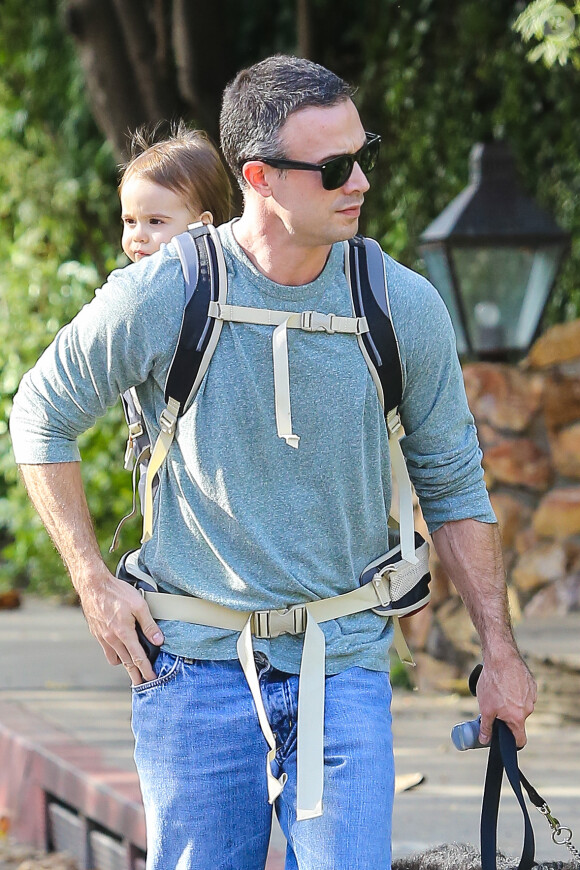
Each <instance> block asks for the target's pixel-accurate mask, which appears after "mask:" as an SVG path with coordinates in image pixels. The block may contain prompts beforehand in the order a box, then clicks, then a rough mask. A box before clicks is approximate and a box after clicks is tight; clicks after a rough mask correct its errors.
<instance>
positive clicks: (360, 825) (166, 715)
mask: <svg viewBox="0 0 580 870" xmlns="http://www.w3.org/2000/svg"><path fill="white" fill-rule="evenodd" d="M256 659H257V663H258V672H259V674H260V685H261V690H262V696H263V698H264V705H265V708H266V713H267V715H268V719H269V721H270V724H271V726H272V730H273V732H274V734H275V735H276V738H277V742H278V754H277V763H278V765H279V768H278V770H276V769H274V773H275V775H276V776H279V775H280V774H281V773H282V772H283V771H285V772H286V773H287V774H288V781H287V783H286V787H285V789H284V791H283V792H282V794H281V795H280V797H279V798H278V799H277V801H276V813H277V816H278V820H279V822H280V825H281V827H282V830H283V831H284V834H285V835H286V838H287V840H288V847H287V852H286V870H389V868H390V864H391V814H392V804H393V791H394V764H393V751H392V731H391V713H390V701H391V687H390V683H389V677H388V675H387V674H385V673H378V672H375V671H369V670H365V669H363V668H350V669H348V670H346V671H344V672H343V673H341V674H337V675H336V676H330V677H327V678H326V704H325V726H324V796H323V808H324V812H323V815H322V816H321V817H319V818H315V819H308V820H306V821H300V822H297V821H296V713H297V701H298V677H297V676H294V675H291V674H283V673H281V672H280V671H277V670H275V669H274V668H272V667H271V666H270V665H269V663H268V661H267V660H266V659H265V657H264V656H262V655H261V654H260V653H258V654H257V656H256ZM155 671H156V673H157V674H158V676H157V679H156V680H154V681H152V682H150V683H144V684H143V685H141V686H136V687H134V688H133V731H134V734H135V760H136V763H137V769H138V772H139V777H140V782H141V790H142V793H143V801H144V805H145V813H146V819H147V842H148V854H147V868H148V870H264V865H265V862H266V854H267V851H268V841H269V836H270V826H271V813H272V808H271V806H270V805H269V804H268V797H267V787H266V752H267V744H266V741H265V739H264V736H263V735H262V732H261V730H260V726H259V723H258V717H257V715H256V711H255V708H254V703H253V700H252V696H251V694H250V690H249V688H248V685H247V683H246V679H245V677H244V675H243V672H242V669H241V667H240V665H239V663H238V662H237V661H201V660H195V661H191V660H188V659H183V658H179V657H175V656H172V655H170V654H169V653H165V652H162V653H161V654H160V655H159V657H158V659H157V662H156V663H155ZM274 767H275V766H274Z"/></svg>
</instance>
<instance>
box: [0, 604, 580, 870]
mask: <svg viewBox="0 0 580 870" xmlns="http://www.w3.org/2000/svg"><path fill="white" fill-rule="evenodd" d="M518 637H519V641H520V645H521V647H522V649H523V651H524V652H525V653H530V654H534V656H535V657H536V659H538V660H539V659H544V658H546V659H552V660H555V661H557V662H561V663H563V664H565V668H564V670H567V674H568V676H567V678H568V680H569V681H570V680H571V681H572V682H571V683H569V684H568V685H567V687H566V692H567V693H568V695H569V694H570V685H571V686H572V688H574V686H577V691H576V694H575V698H576V705H575V706H576V709H577V712H578V722H577V723H576V724H569V722H568V723H567V721H566V720H565V718H564V717H563V715H562V710H561V709H560V706H559V705H558V704H557V703H556V704H554V703H552V701H551V700H550V703H549V704H548V703H547V699H546V698H544V701H543V702H541V703H540V704H539V705H538V712H537V713H535V714H534V716H533V717H532V719H531V721H530V723H529V729H528V733H529V744H528V746H527V747H526V749H525V750H524V751H523V752H522V753H521V756H520V764H521V767H522V769H523V771H524V773H525V774H526V776H527V777H528V779H530V780H531V782H532V783H533V784H534V785H535V786H536V788H537V789H538V791H539V792H540V793H541V794H542V795H543V796H544V797H545V798H546V799H547V801H548V803H549V804H550V807H551V809H552V812H553V814H554V815H555V816H557V818H559V819H560V821H561V822H562V824H564V825H568V826H569V827H571V828H572V829H573V831H574V842H575V843H576V845H577V846H578V845H579V843H580V614H577V615H575V616H571V617H568V618H567V619H566V620H564V621H562V620H555V621H542V622H539V623H538V622H536V623H534V624H531V623H526V625H525V626H524V627H523V628H522V629H521V631H520V632H519V634H518ZM0 662H1V665H2V667H1V670H0V820H1V819H2V817H6V818H7V819H8V820H9V823H10V830H11V833H12V835H13V836H14V837H15V839H17V840H21V841H22V842H29V843H32V844H34V845H37V846H39V847H44V846H46V845H47V843H48V844H49V845H52V846H53V847H56V848H58V849H68V850H69V851H70V852H72V854H74V855H75V857H76V858H77V860H78V861H79V866H80V867H81V868H82V867H87V868H88V867H92V868H94V870H117V868H118V870H140V868H143V867H144V864H143V856H144V851H145V828H144V819H143V812H142V807H141V801H140V794H139V788H138V783H137V776H136V773H135V768H134V765H133V759H132V735H131V730H130V724H129V720H130V692H129V690H128V682H127V676H126V674H125V672H124V670H122V669H121V668H111V667H110V666H109V665H108V664H107V662H106V660H105V658H104V656H103V654H102V652H101V650H100V647H99V646H98V644H97V643H96V641H95V640H94V639H93V638H92V637H91V636H90V635H89V632H88V629H87V627H86V624H85V622H84V618H83V616H82V613H81V612H80V610H79V609H76V608H71V607H60V606H55V605H51V604H50V603H47V602H43V601H36V600H34V599H27V600H26V601H25V606H24V607H23V608H22V609H20V610H16V611H5V612H0ZM534 664H535V662H534ZM542 667H544V666H542ZM546 667H548V666H547V665H546ZM542 673H544V671H542ZM548 673H550V672H548ZM549 680H550V682H553V681H552V678H551V677H550V678H549ZM574 680H576V681H577V682H576V683H574V682H573V681H574ZM572 697H574V695H572ZM569 708H570V703H569V699H568V708H567V710H568V712H569ZM393 715H394V726H393V727H394V735H395V758H396V767H397V774H398V775H403V774H411V773H420V774H422V775H423V776H424V778H425V779H424V781H423V782H422V783H421V784H420V785H418V786H417V787H416V788H414V789H413V790H411V791H407V792H403V793H401V794H399V795H397V797H396V800H395V812H394V828H393V831H394V834H393V847H394V854H395V855H396V856H399V855H403V854H406V853H408V852H411V851H415V850H419V849H422V848H425V847H427V846H431V845H435V844H437V843H443V842H450V841H459V842H470V843H473V844H477V843H478V838H479V811H480V804H481V791H482V784H483V778H484V773H485V764H486V761H487V752H485V751H484V750H482V751H476V750H474V751H471V752H464V753H459V752H457V751H456V750H455V749H454V748H453V746H452V744H451V741H450V739H449V732H450V730H451V727H452V726H453V725H454V724H455V723H456V722H458V721H461V720H465V719H469V718H473V717H474V716H475V715H476V704H475V701H474V700H473V699H471V698H460V697H458V696H456V695H451V696H446V695H419V694H418V693H409V692H397V693H395V698H394V702H393ZM378 763H380V762H378ZM530 814H531V816H532V821H533V824H534V829H535V832H536V839H537V850H536V851H537V855H538V857H539V858H541V859H543V860H564V861H565V860H567V858H568V854H567V852H566V849H564V848H563V847H562V846H555V845H554V844H553V843H552V842H551V839H550V831H549V828H548V825H547V824H546V822H545V820H544V819H543V818H541V817H540V815H539V814H538V813H537V812H536V811H535V810H533V808H531V809H530ZM521 837H522V825H521V815H520V811H519V808H518V807H517V805H516V803H515V799H513V798H512V796H511V791H509V793H508V791H506V793H505V797H504V798H503V799H502V809H501V823H500V833H499V845H500V848H502V850H503V851H505V852H507V853H511V854H514V855H519V851H520V849H521ZM283 854H284V840H283V836H282V834H281V832H280V830H279V829H278V828H277V827H275V828H274V830H273V835H272V842H271V848H270V855H269V860H268V865H267V867H268V870H281V868H283V866H284V861H283Z"/></svg>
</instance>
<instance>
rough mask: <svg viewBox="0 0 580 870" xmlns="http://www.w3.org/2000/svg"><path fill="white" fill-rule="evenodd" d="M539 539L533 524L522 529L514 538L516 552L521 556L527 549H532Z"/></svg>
mask: <svg viewBox="0 0 580 870" xmlns="http://www.w3.org/2000/svg"><path fill="white" fill-rule="evenodd" d="M538 540H539V538H538V536H537V535H536V533H535V532H534V530H533V528H532V527H531V526H528V527H527V528H526V529H522V531H521V532H518V533H517V535H516V537H515V540H514V547H515V550H516V553H518V555H520V556H521V555H522V553H525V552H526V550H532V549H533V548H534V547H535V546H536V544H537V543H538Z"/></svg>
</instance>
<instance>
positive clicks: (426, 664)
mask: <svg viewBox="0 0 580 870" xmlns="http://www.w3.org/2000/svg"><path fill="white" fill-rule="evenodd" d="M414 658H415V665H416V667H415V669H414V671H413V674H412V679H413V682H414V684H415V686H416V687H417V689H418V690H419V692H441V691H444V692H449V691H450V690H452V688H453V686H454V685H455V681H456V680H457V679H458V678H459V676H460V674H461V671H460V669H459V668H458V667H456V666H455V665H452V664H449V662H444V661H440V660H439V659H436V658H434V657H433V656H430V655H429V654H428V653H425V652H419V653H417V655H416V656H415V657H414Z"/></svg>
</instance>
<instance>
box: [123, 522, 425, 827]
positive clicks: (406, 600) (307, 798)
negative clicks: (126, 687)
mask: <svg viewBox="0 0 580 870" xmlns="http://www.w3.org/2000/svg"><path fill="white" fill-rule="evenodd" d="M421 540H422V539H421ZM416 556H417V563H416V564H411V563H409V562H406V561H404V560H402V559H401V558H400V548H399V547H396V548H394V549H393V550H391V551H389V553H387V554H386V555H385V556H383V557H381V559H377V560H375V562H373V563H371V566H369V568H367V569H365V571H363V573H362V575H361V577H362V578H363V582H364V585H361V586H359V587H358V588H356V589H353V590H351V591H350V592H345V593H344V594H342V595H335V596H333V597H332V598H322V599H319V600H317V601H309V602H307V603H306V604H297V605H293V606H290V607H287V608H284V609H278V610H257V611H247V610H234V609H233V608H231V607H224V606H223V605H220V604H216V603H214V602H212V601H207V600H205V599H203V598H194V597H192V596H189V595H174V594H168V593H163V592H148V591H144V590H141V591H142V594H143V596H144V598H145V600H146V602H147V605H148V607H149V609H150V611H151V615H152V616H153V618H154V619H166V620H178V621H181V622H191V623H195V624H197V625H207V626H210V627H213V628H221V629H229V630H232V631H238V632H240V636H239V638H238V642H237V652H238V657H239V660H240V664H241V666H242V669H243V671H244V674H245V677H246V680H247V681H248V685H249V688H250V691H251V693H252V697H253V699H254V703H255V705H256V711H257V714H258V719H259V722H260V727H261V729H262V732H263V734H264V737H265V739H266V741H267V743H268V746H269V747H270V749H269V752H268V753H267V758H266V776H267V782H268V800H269V802H270V803H273V802H274V801H275V800H276V798H277V797H278V795H279V794H280V793H281V792H282V789H283V788H284V785H285V783H286V779H287V776H286V774H285V773H284V774H282V776H280V777H279V778H276V777H275V776H274V774H273V772H272V762H273V761H274V759H275V756H276V738H275V737H274V734H273V732H272V729H271V727H270V723H269V722H268V717H267V715H266V711H265V708H264V704H263V701H262V695H261V693H260V686H259V681H258V675H257V672H256V665H255V660H254V650H253V646H252V635H253V636H254V637H257V638H260V639H264V638H267V639H271V638H274V637H278V636H279V635H281V634H294V635H298V634H304V645H303V649H302V659H301V662H300V691H299V696H298V725H297V727H298V734H297V747H298V748H297V807H296V818H297V819H298V820H302V819H310V818H314V817H315V816H319V815H321V814H322V791H323V776H324V746H323V744H324V685H325V684H324V679H325V638H324V633H323V631H322V629H321V628H320V626H319V623H321V622H326V621H328V620H331V619H338V618H339V617H341V616H349V615H351V614H354V613H360V612H362V611H364V610H374V611H375V612H376V613H378V614H380V615H381V616H384V617H387V618H388V617H399V616H404V615H406V614H408V613H412V612H414V611H416V610H418V609H420V608H421V607H422V606H424V605H425V604H427V602H428V600H429V597H430V592H429V587H428V583H429V567H428V562H429V548H428V545H427V543H426V542H424V541H423V543H422V544H421V545H420V546H419V547H418V548H417V550H416ZM137 559H138V551H135V552H134V553H130V554H129V555H128V556H127V558H126V561H125V567H126V568H127V570H128V571H129V572H130V573H131V574H133V575H134V576H135V577H137V578H139V577H141V578H142V579H145V580H146V581H147V583H148V584H151V577H150V576H149V575H148V574H145V573H144V572H143V571H142V570H141V569H140V568H139V567H138V565H137ZM369 569H370V571H369ZM369 574H370V578H369V582H365V581H366V578H367V575H369ZM395 646H396V648H397V652H398V653H399V656H400V657H401V660H403V661H407V662H411V663H412V659H411V656H410V653H409V649H408V647H407V644H406V642H405V639H404V637H403V633H402V631H401V629H400V626H399V624H398V619H395Z"/></svg>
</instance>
